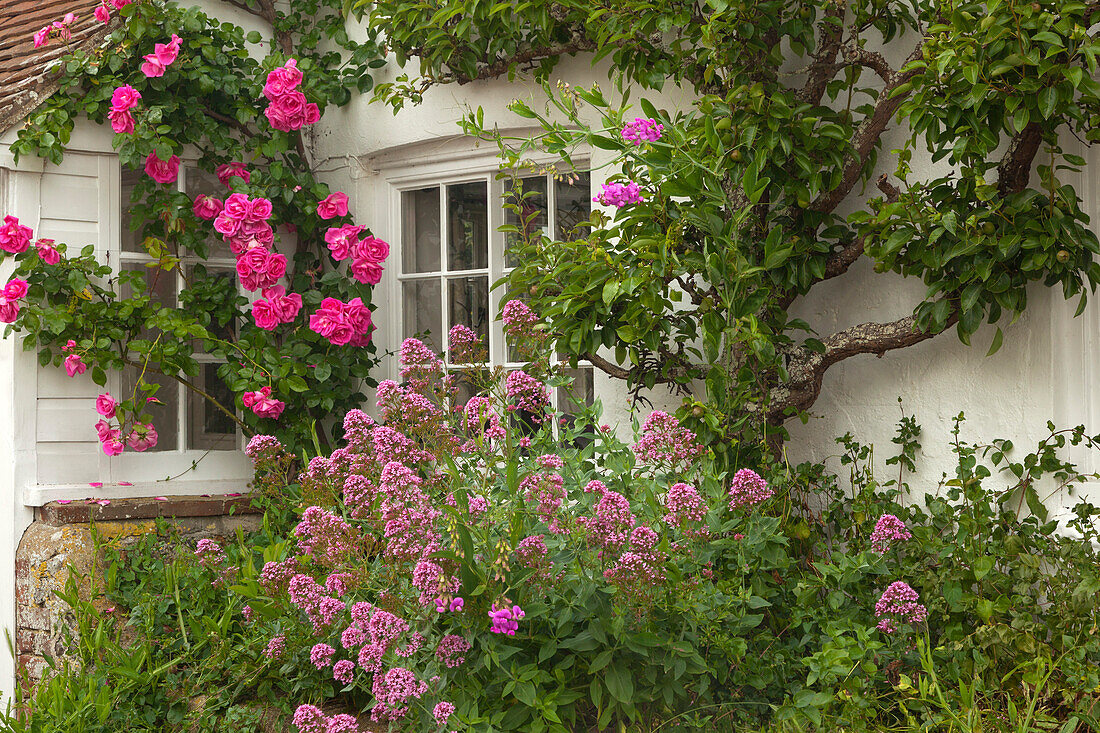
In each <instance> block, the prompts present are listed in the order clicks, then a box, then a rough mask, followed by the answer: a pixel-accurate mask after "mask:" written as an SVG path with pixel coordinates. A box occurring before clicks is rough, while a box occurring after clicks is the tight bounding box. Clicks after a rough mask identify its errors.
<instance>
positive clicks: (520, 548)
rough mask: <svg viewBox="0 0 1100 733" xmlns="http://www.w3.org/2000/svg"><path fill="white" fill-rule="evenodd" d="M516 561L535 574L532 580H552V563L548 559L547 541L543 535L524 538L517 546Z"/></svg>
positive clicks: (532, 575)
mask: <svg viewBox="0 0 1100 733" xmlns="http://www.w3.org/2000/svg"><path fill="white" fill-rule="evenodd" d="M516 560H518V561H519V564H520V565H522V566H523V567H525V568H530V569H531V570H534V571H535V572H534V573H532V574H531V576H530V578H531V580H533V581H544V580H548V579H549V578H550V571H551V568H552V563H551V562H550V561H549V560H548V559H547V549H546V541H545V540H543V538H542V535H541V534H536V535H531V536H530V537H524V538H523V539H522V540H520V542H519V544H518V545H516Z"/></svg>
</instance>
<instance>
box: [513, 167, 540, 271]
mask: <svg viewBox="0 0 1100 733" xmlns="http://www.w3.org/2000/svg"><path fill="white" fill-rule="evenodd" d="M520 183H521V185H520V186H515V185H513V181H508V183H507V184H506V186H505V192H504V203H505V204H506V206H505V209H504V222H505V223H506V224H511V225H513V226H517V227H520V229H523V230H524V231H525V232H526V234H527V237H528V238H529V237H531V236H532V235H535V234H545V235H549V234H550V228H549V226H550V225H549V221H550V215H549V213H548V211H547V208H546V178H545V177H543V176H537V177H534V178H522V179H520ZM521 195H522V197H523V198H522V199H520V196H521ZM512 206H518V207H519V208H520V211H519V212H516V211H515V210H513V209H512V208H511V207H512ZM522 240H523V235H520V234H514V233H508V234H506V235H505V237H504V266H505V267H515V266H516V260H515V257H514V256H513V255H512V251H511V250H512V246H513V245H514V244H516V243H517V242H520V241H522Z"/></svg>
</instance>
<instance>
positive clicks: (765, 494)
mask: <svg viewBox="0 0 1100 733" xmlns="http://www.w3.org/2000/svg"><path fill="white" fill-rule="evenodd" d="M773 496H775V492H774V491H772V490H771V489H770V488H768V484H767V482H766V481H764V479H763V478H761V476H760V474H758V473H757V472H756V471H753V470H751V469H748V468H742V469H741V470H740V471H738V472H737V473H735V474H733V479H732V480H731V481H730V490H729V498H730V502H729V508H730V511H733V510H735V509H742V508H745V507H751V506H754V505H756V504H759V503H760V502H762V501H767V500H768V499H770V498H772V497H773Z"/></svg>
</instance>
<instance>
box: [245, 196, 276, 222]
mask: <svg viewBox="0 0 1100 733" xmlns="http://www.w3.org/2000/svg"><path fill="white" fill-rule="evenodd" d="M247 218H248V219H251V220H252V221H256V222H258V221H266V220H267V219H270V218H271V201H269V200H268V199H265V198H262V197H261V198H255V199H252V201H251V202H249V207H248V216H247Z"/></svg>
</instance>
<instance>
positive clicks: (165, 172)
mask: <svg viewBox="0 0 1100 733" xmlns="http://www.w3.org/2000/svg"><path fill="white" fill-rule="evenodd" d="M179 170H180V157H179V156H178V155H173V156H172V157H171V158H169V159H168V160H161V159H160V158H158V157H157V154H156V153H155V152H154V153H149V155H148V157H146V158H145V173H146V175H148V176H149V177H150V178H152V179H153V180H154V181H156V182H157V183H175V181H176V179H177V178H178V177H179Z"/></svg>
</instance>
